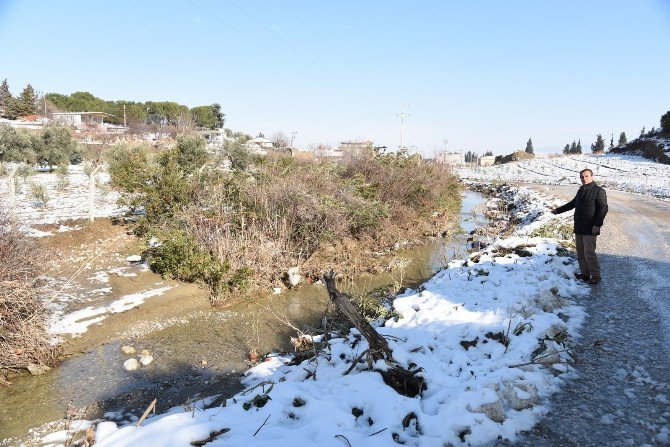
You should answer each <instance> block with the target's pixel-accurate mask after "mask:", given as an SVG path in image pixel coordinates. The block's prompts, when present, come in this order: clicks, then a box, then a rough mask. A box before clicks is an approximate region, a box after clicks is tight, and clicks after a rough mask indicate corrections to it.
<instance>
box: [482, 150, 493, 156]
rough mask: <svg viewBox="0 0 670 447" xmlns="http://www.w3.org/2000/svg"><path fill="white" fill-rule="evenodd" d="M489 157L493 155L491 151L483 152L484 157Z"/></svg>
mask: <svg viewBox="0 0 670 447" xmlns="http://www.w3.org/2000/svg"><path fill="white" fill-rule="evenodd" d="M491 155H493V151H486V152H484V157H490V156H491Z"/></svg>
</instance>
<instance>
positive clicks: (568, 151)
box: [563, 144, 570, 155]
mask: <svg viewBox="0 0 670 447" xmlns="http://www.w3.org/2000/svg"><path fill="white" fill-rule="evenodd" d="M563 153H564V154H565V155H568V154H569V153H570V144H566V145H565V147H564V148H563Z"/></svg>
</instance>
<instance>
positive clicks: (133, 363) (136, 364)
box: [123, 359, 140, 371]
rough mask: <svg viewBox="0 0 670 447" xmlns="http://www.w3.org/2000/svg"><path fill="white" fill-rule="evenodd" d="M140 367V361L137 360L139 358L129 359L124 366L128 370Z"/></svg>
mask: <svg viewBox="0 0 670 447" xmlns="http://www.w3.org/2000/svg"><path fill="white" fill-rule="evenodd" d="M139 367H140V363H139V362H138V361H137V359H128V360H126V361H125V362H123V368H124V369H125V370H126V371H135V370H137V369H138V368H139Z"/></svg>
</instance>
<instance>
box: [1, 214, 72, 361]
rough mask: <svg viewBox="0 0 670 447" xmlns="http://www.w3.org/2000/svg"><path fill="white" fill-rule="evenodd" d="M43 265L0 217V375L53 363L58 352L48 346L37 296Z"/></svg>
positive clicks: (30, 244)
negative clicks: (0, 372)
mask: <svg viewBox="0 0 670 447" xmlns="http://www.w3.org/2000/svg"><path fill="white" fill-rule="evenodd" d="M43 262H44V260H43V254H42V253H40V252H39V251H38V249H37V247H36V245H35V244H34V242H33V241H32V240H30V239H29V238H27V237H25V236H23V235H21V234H19V233H18V232H17V231H15V230H14V229H13V228H12V227H11V226H10V225H9V222H8V220H7V219H6V218H2V217H0V371H3V372H7V371H17V370H20V369H25V368H27V367H28V365H29V364H45V365H50V364H53V363H54V362H55V360H56V356H57V354H58V350H59V348H58V347H57V346H53V345H52V344H51V343H50V339H49V335H48V334H47V331H46V312H45V309H44V307H43V305H42V302H41V301H40V299H39V295H38V294H39V288H40V281H39V279H38V277H39V264H40V263H43Z"/></svg>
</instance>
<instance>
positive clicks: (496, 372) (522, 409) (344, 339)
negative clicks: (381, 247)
mask: <svg viewBox="0 0 670 447" xmlns="http://www.w3.org/2000/svg"><path fill="white" fill-rule="evenodd" d="M499 193H502V195H500V196H499V197H497V198H496V199H495V200H491V201H489V202H488V204H487V206H490V207H493V208H494V209H495V208H498V209H504V210H506V211H507V213H506V215H504V216H502V217H501V218H502V219H507V220H510V221H511V220H513V221H514V222H517V223H518V225H517V226H516V228H515V229H514V230H513V231H512V233H513V234H512V235H510V236H506V237H499V238H496V239H494V240H491V241H489V242H488V243H487V245H486V246H485V248H483V249H481V250H480V251H476V252H473V253H471V254H469V255H468V256H464V257H461V258H458V259H454V260H453V261H451V262H449V263H448V264H447V266H446V267H445V268H444V269H442V270H441V271H440V272H439V273H438V274H437V275H435V276H433V277H432V278H431V279H430V280H428V281H426V282H424V283H423V284H421V285H420V286H419V287H418V288H417V289H415V290H407V291H405V292H404V293H402V294H400V295H398V296H397V297H396V299H395V300H394V301H393V303H392V307H393V310H394V314H393V315H392V316H390V317H389V318H387V319H385V320H384V321H382V322H379V323H378V326H377V331H378V332H379V333H380V334H381V335H382V336H384V337H385V338H387V340H388V343H389V346H390V348H391V349H392V351H393V358H394V359H395V361H396V362H399V364H400V365H401V366H402V367H404V368H409V369H416V368H418V373H417V374H418V375H419V376H420V377H422V378H423V379H424V380H425V382H424V384H425V385H426V387H427V388H426V390H425V391H424V392H422V393H421V396H420V398H408V397H406V396H402V395H399V394H397V393H395V392H394V391H393V390H392V389H391V388H390V387H388V386H386V385H385V384H384V383H383V382H382V381H381V380H380V375H379V372H378V371H376V369H377V368H383V365H374V366H370V367H368V366H366V364H365V363H358V360H357V359H359V358H360V354H361V352H364V351H365V349H366V347H367V343H366V341H365V340H361V338H360V337H359V336H357V333H356V331H353V330H352V331H348V330H346V329H345V330H342V331H339V330H338V331H334V332H333V333H332V334H330V336H329V337H328V340H327V341H325V343H324V341H323V340H321V342H320V343H319V346H318V347H317V346H315V347H314V349H315V350H316V351H317V353H316V356H315V357H313V358H311V359H307V360H302V359H303V358H304V357H299V358H295V357H294V356H293V355H291V354H286V355H284V354H274V355H272V356H270V357H269V358H268V361H267V362H262V363H260V364H258V365H257V366H255V367H253V368H251V369H249V370H248V371H246V372H245V374H244V378H243V383H244V385H245V386H246V387H247V391H246V392H241V393H238V394H236V395H235V396H234V398H232V399H225V400H224V399H222V398H221V397H219V398H217V399H214V400H212V399H205V400H201V401H199V402H198V403H197V404H196V403H194V402H193V401H190V403H189V404H188V405H186V406H175V407H173V408H171V409H170V410H169V411H167V412H164V413H162V414H157V415H156V416H150V417H149V418H148V419H147V420H146V421H144V423H143V425H142V426H141V427H136V426H135V424H131V423H129V422H131V421H132V419H127V418H126V419H123V420H115V419H113V416H119V415H118V414H110V415H108V416H107V417H106V418H105V419H104V422H102V421H100V420H95V421H81V422H80V423H78V424H77V427H78V428H87V427H90V428H91V431H92V432H95V434H96V436H98V439H97V441H96V443H97V444H98V445H100V446H101V447H103V446H124V445H131V444H132V445H134V446H140V447H143V446H154V445H177V444H178V445H188V444H189V443H193V442H196V441H198V442H201V441H203V440H205V439H207V440H208V441H207V442H209V440H211V439H213V438H217V440H218V442H225V443H232V444H240V445H246V444H248V443H250V442H252V441H253V442H262V443H264V444H267V445H277V446H282V445H286V443H287V442H292V443H299V444H301V445H333V446H335V445H339V443H340V442H341V441H340V440H339V439H340V438H343V439H346V440H347V441H349V442H350V443H352V445H369V446H373V445H375V446H376V445H391V444H392V443H393V442H395V443H403V444H412V445H418V444H421V445H444V443H450V444H452V445H454V446H456V445H463V446H465V445H474V444H484V443H490V442H493V441H494V440H495V439H498V440H507V441H514V440H515V439H517V437H518V436H519V435H520V434H522V433H523V432H524V431H526V430H528V429H530V428H531V427H532V426H533V425H534V424H536V423H537V421H538V420H539V419H540V418H541V417H542V415H543V414H544V413H545V412H546V408H547V404H548V400H549V397H550V396H551V394H553V393H554V392H556V391H557V390H558V389H559V387H560V385H561V384H562V383H563V381H564V380H565V379H566V378H569V377H573V376H574V372H573V371H574V370H573V369H572V367H571V366H570V356H571V352H572V347H573V346H574V339H575V337H576V336H578V333H579V329H580V326H581V324H582V322H583V319H584V313H583V310H582V309H581V307H580V306H579V305H577V303H576V302H575V300H578V299H579V298H580V297H583V296H584V295H586V294H588V287H586V286H585V285H584V284H581V283H580V282H578V281H577V280H575V279H574V276H573V273H574V270H575V261H574V259H571V257H570V256H569V253H568V252H567V251H566V250H565V249H564V248H563V247H562V246H561V245H560V244H559V243H558V242H557V241H556V240H555V239H552V238H548V237H536V236H533V234H534V233H535V232H538V231H539V232H540V233H543V232H545V231H544V230H543V228H544V227H546V226H547V225H550V226H551V225H553V224H554V221H555V216H553V215H552V214H551V213H550V209H551V208H550V207H551V204H549V203H547V202H546V201H544V200H543V199H542V198H540V197H538V196H536V195H533V194H532V193H530V192H529V191H527V190H525V189H523V188H503V189H502V190H501V191H499ZM501 201H502V202H504V203H502V204H501V203H500V202H501ZM317 333H318V332H317ZM301 360H302V361H301ZM196 407H197V408H196ZM121 416H123V415H121ZM77 427H75V428H77ZM261 429H262V430H261ZM70 433H71V432H70ZM256 435H258V436H256ZM64 436H68V434H67V432H65V431H61V432H59V433H54V434H53V435H52V436H50V437H48V438H43V439H42V442H46V441H48V440H49V441H54V442H55V441H57V439H56V438H58V437H61V438H62V437H64ZM175 443H176V444H175Z"/></svg>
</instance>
